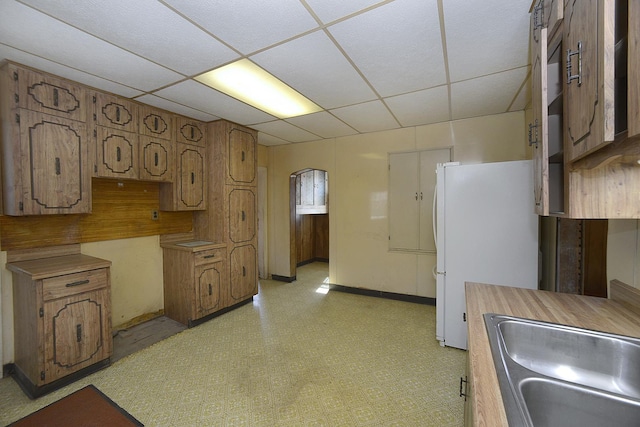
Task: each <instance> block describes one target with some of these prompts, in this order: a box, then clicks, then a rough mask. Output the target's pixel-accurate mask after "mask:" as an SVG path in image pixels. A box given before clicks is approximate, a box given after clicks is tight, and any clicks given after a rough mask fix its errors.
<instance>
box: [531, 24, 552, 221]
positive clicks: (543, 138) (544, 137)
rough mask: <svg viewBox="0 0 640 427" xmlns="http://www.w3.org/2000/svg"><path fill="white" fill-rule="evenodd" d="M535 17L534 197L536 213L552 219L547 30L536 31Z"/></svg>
mask: <svg viewBox="0 0 640 427" xmlns="http://www.w3.org/2000/svg"><path fill="white" fill-rule="evenodd" d="M533 20H534V16H533V14H532V24H531V25H532V31H533V33H532V35H531V49H530V50H531V64H532V70H531V80H532V87H531V103H532V111H533V117H532V118H533V123H529V145H530V146H531V147H532V149H533V197H534V201H535V212H536V213H537V214H538V215H549V153H548V147H549V141H548V130H547V125H548V110H547V29H546V28H537V29H536V28H535V26H534V22H533Z"/></svg>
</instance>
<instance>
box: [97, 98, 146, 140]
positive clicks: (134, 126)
mask: <svg viewBox="0 0 640 427" xmlns="http://www.w3.org/2000/svg"><path fill="white" fill-rule="evenodd" d="M92 100H93V121H94V123H95V124H96V125H98V126H106V127H110V128H113V129H119V130H123V131H127V132H135V133H137V132H138V106H137V105H136V104H134V103H133V102H129V101H127V100H126V99H122V98H119V97H117V96H113V95H107V94H105V93H100V92H95V93H94V94H93V96H92Z"/></svg>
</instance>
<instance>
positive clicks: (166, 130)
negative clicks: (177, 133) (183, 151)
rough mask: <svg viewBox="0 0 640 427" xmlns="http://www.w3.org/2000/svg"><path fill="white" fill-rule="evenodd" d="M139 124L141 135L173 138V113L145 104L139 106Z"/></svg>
mask: <svg viewBox="0 0 640 427" xmlns="http://www.w3.org/2000/svg"><path fill="white" fill-rule="evenodd" d="M139 111H140V113H139V124H138V127H139V129H140V134H141V135H147V136H152V137H155V138H162V139H168V140H172V139H173V115H172V114H171V113H168V112H166V111H161V110H158V109H155V108H153V107H149V106H147V105H142V106H140V108H139Z"/></svg>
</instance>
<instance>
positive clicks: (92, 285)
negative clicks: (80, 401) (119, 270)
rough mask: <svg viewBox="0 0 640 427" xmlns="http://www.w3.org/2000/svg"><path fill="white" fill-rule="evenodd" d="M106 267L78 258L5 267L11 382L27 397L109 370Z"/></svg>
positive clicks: (101, 262)
mask: <svg viewBox="0 0 640 427" xmlns="http://www.w3.org/2000/svg"><path fill="white" fill-rule="evenodd" d="M110 265H111V263H110V262H109V261H105V260H101V259H98V258H93V257H89V256H86V255H81V254H78V255H67V256H59V257H51V258H46V259H35V260H27V261H18V262H12V263H7V268H8V269H9V270H10V271H12V272H13V294H14V333H15V378H16V381H17V382H18V383H19V384H20V385H21V387H22V388H23V390H24V391H25V392H26V393H27V394H28V395H29V397H31V398H35V397H38V396H41V395H43V394H46V393H48V392H50V391H53V390H55V389H57V388H59V387H62V386H64V385H66V384H68V383H70V382H72V381H74V380H76V379H77V378H79V377H81V376H84V375H87V374H89V373H91V372H94V371H95V370H97V369H100V368H102V367H104V366H107V365H108V364H109V362H110V357H111V354H112V352H113V341H112V336H111V291H110V270H109V266H110Z"/></svg>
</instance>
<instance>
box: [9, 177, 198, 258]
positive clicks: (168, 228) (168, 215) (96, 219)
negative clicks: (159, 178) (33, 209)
mask: <svg viewBox="0 0 640 427" xmlns="http://www.w3.org/2000/svg"><path fill="white" fill-rule="evenodd" d="M160 185H163V184H159V183H155V182H146V181H118V180H112V179H99V178H93V185H92V198H93V211H92V213H91V214H86V215H41V216H25V217H12V216H0V248H1V249H2V250H3V251H6V250H14V249H28V248H35V247H43V246H53V245H68V244H73V243H86V242H97V241H103V240H115V239H126V238H131V237H142V236H153V235H157V234H170V233H183V232H189V231H191V230H192V228H193V214H192V212H165V211H160V210H159V198H158V196H159V193H160ZM154 210H157V211H158V213H159V217H158V219H157V220H153V219H152V211H154Z"/></svg>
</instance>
